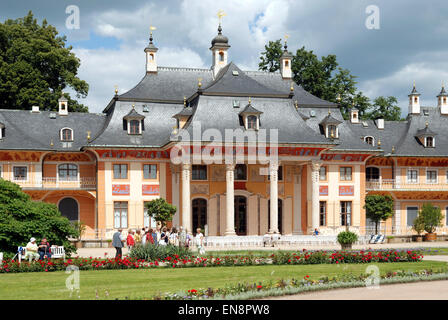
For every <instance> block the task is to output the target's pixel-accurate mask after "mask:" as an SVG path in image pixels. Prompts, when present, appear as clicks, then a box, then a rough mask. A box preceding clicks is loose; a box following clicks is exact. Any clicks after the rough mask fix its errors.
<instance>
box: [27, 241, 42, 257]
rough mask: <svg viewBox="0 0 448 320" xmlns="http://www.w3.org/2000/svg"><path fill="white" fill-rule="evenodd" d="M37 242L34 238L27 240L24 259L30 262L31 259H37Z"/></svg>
mask: <svg viewBox="0 0 448 320" xmlns="http://www.w3.org/2000/svg"><path fill="white" fill-rule="evenodd" d="M37 249H38V248H37V244H36V239H35V238H31V239H30V242H28V244H27V245H26V255H25V260H26V259H28V260H29V261H30V262H31V260H32V259H34V260H36V261H37V260H38V259H39V254H38V253H37Z"/></svg>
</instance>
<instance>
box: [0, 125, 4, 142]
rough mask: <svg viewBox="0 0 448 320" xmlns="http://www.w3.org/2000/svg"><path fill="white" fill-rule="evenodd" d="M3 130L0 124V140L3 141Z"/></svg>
mask: <svg viewBox="0 0 448 320" xmlns="http://www.w3.org/2000/svg"><path fill="white" fill-rule="evenodd" d="M3 129H5V126H4V125H3V124H0V140H2V139H3Z"/></svg>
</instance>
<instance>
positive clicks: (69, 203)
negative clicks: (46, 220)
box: [58, 198, 79, 221]
mask: <svg viewBox="0 0 448 320" xmlns="http://www.w3.org/2000/svg"><path fill="white" fill-rule="evenodd" d="M58 207H59V211H61V214H62V216H63V217H66V218H67V219H68V220H70V221H79V207H78V202H76V200H75V199H73V198H64V199H62V200H61V201H60V202H59V206H58Z"/></svg>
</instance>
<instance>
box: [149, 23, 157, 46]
mask: <svg viewBox="0 0 448 320" xmlns="http://www.w3.org/2000/svg"><path fill="white" fill-rule="evenodd" d="M149 30H150V32H149V43H152V40H153V38H152V32H153V31H154V30H157V28H156V27H154V26H150V27H149Z"/></svg>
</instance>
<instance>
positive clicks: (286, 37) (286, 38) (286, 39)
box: [285, 33, 289, 43]
mask: <svg viewBox="0 0 448 320" xmlns="http://www.w3.org/2000/svg"><path fill="white" fill-rule="evenodd" d="M288 38H289V34H287V33H285V43H286V42H287V41H288Z"/></svg>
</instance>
